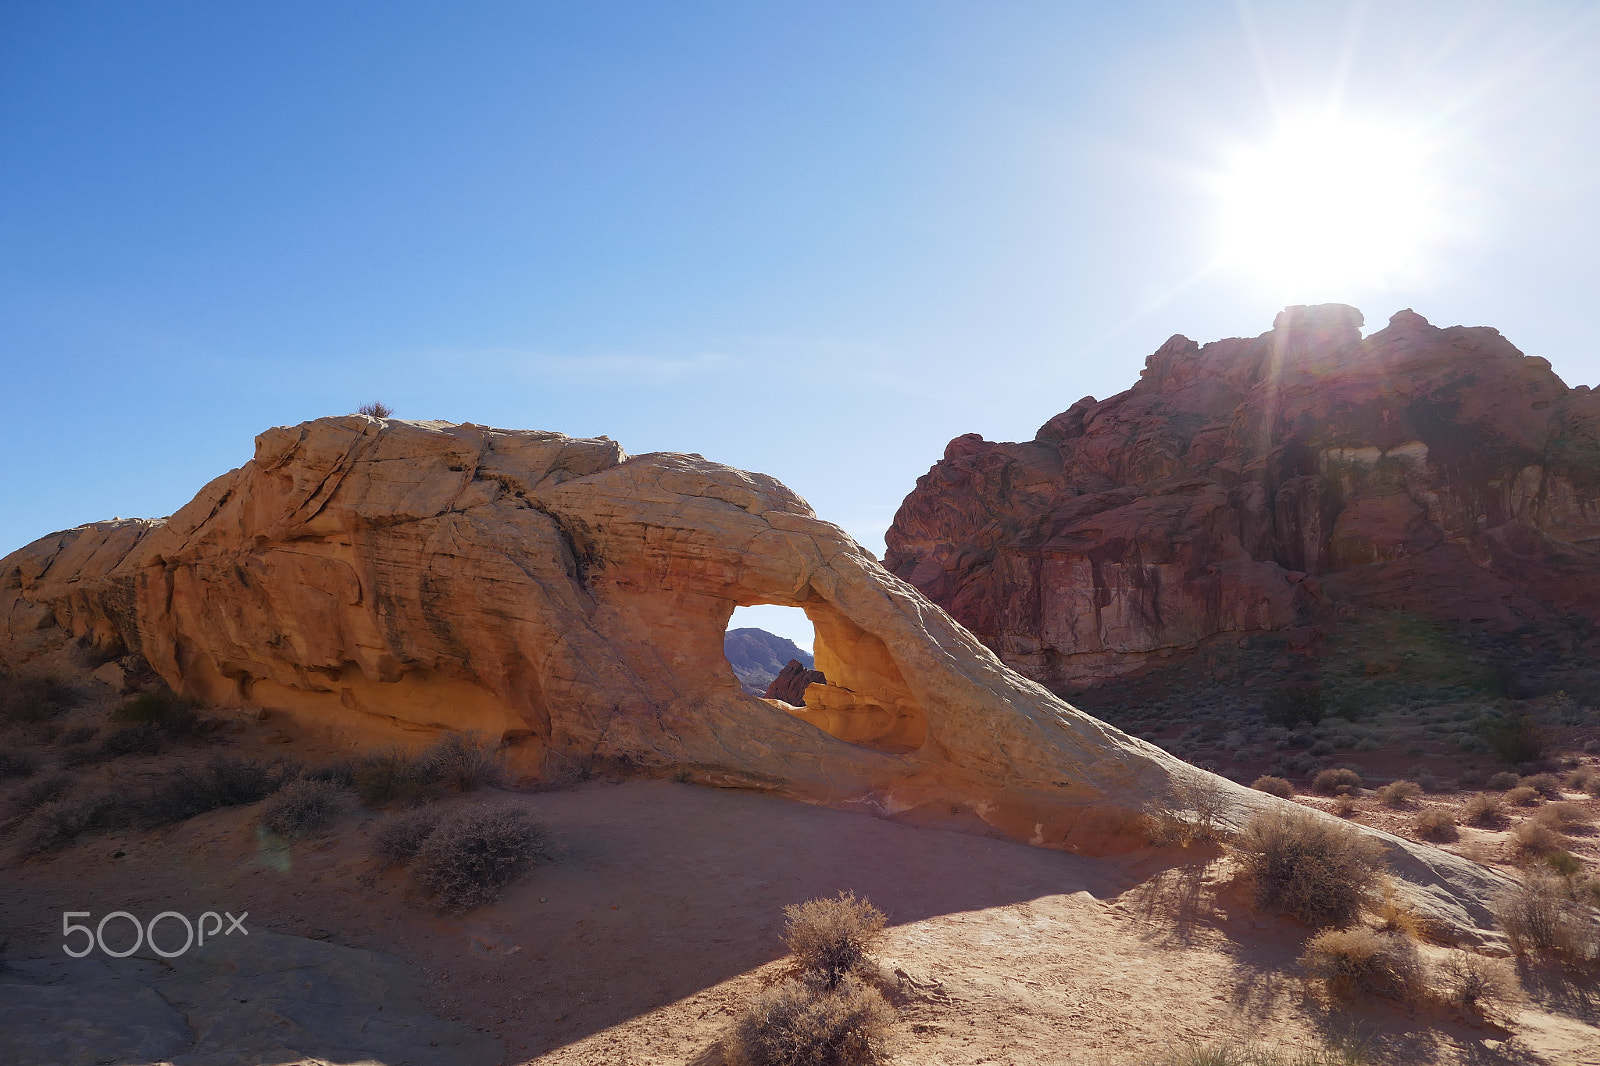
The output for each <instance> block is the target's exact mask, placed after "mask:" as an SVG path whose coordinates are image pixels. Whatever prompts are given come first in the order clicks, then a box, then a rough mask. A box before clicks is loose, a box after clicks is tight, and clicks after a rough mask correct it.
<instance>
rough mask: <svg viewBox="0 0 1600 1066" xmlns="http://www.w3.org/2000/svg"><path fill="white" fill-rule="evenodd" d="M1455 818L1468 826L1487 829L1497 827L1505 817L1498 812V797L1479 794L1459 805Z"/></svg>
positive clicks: (1483, 793) (1484, 793)
mask: <svg viewBox="0 0 1600 1066" xmlns="http://www.w3.org/2000/svg"><path fill="white" fill-rule="evenodd" d="M1456 817H1457V818H1459V819H1460V820H1461V821H1463V822H1465V823H1466V824H1468V825H1476V826H1479V827H1488V826H1494V825H1498V824H1499V823H1500V822H1501V820H1502V819H1504V817H1505V815H1504V814H1502V813H1501V811H1500V797H1498V796H1491V795H1489V794H1488V793H1487V792H1479V793H1477V794H1476V795H1474V796H1472V797H1471V798H1469V799H1468V800H1467V801H1466V802H1465V803H1463V804H1462V805H1461V809H1460V810H1459V811H1458V812H1457V814H1456Z"/></svg>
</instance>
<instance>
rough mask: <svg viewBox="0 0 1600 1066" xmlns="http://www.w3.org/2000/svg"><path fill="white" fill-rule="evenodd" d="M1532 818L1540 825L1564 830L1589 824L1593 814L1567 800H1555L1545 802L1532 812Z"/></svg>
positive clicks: (1592, 819)
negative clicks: (1553, 801)
mask: <svg viewBox="0 0 1600 1066" xmlns="http://www.w3.org/2000/svg"><path fill="white" fill-rule="evenodd" d="M1533 820H1534V821H1536V822H1538V823H1539V824H1540V825H1546V826H1549V827H1550V828H1551V829H1557V830H1561V831H1563V832H1565V831H1566V830H1568V829H1572V828H1574V827H1576V826H1580V825H1589V824H1590V823H1592V822H1593V821H1594V816H1593V815H1591V814H1590V813H1589V812H1588V811H1587V810H1585V809H1584V808H1583V807H1582V806H1580V805H1579V804H1576V803H1573V802H1571V801H1569V800H1557V801H1556V802H1555V803H1547V804H1545V805H1544V806H1543V807H1540V808H1539V810H1538V811H1537V812H1536V813H1535V814H1534V816H1533Z"/></svg>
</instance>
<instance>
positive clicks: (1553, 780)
mask: <svg viewBox="0 0 1600 1066" xmlns="http://www.w3.org/2000/svg"><path fill="white" fill-rule="evenodd" d="M1522 784H1523V785H1524V786H1525V787H1527V788H1532V789H1537V790H1538V792H1539V794H1540V795H1542V796H1547V797H1549V798H1550V799H1560V798H1561V779H1560V778H1558V777H1556V775H1555V774H1534V775H1533V776H1532V777H1524V778H1523V779H1522Z"/></svg>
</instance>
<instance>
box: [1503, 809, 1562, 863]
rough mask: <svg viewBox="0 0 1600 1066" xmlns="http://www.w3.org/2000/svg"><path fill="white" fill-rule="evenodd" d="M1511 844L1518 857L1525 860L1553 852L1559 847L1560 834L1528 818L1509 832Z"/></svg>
mask: <svg viewBox="0 0 1600 1066" xmlns="http://www.w3.org/2000/svg"><path fill="white" fill-rule="evenodd" d="M1511 844H1512V846H1513V847H1514V848H1516V850H1517V854H1518V857H1520V858H1522V859H1524V860H1526V859H1529V858H1536V857H1538V856H1540V855H1544V854H1546V853H1548V852H1552V851H1555V850H1556V849H1557V848H1559V847H1560V846H1561V834H1559V833H1557V832H1556V831H1555V830H1554V829H1551V828H1550V827H1549V826H1547V825H1545V824H1544V823H1542V822H1539V821H1536V820H1534V819H1532V818H1529V819H1528V820H1526V821H1523V822H1518V823H1517V827H1516V828H1515V829H1513V830H1511Z"/></svg>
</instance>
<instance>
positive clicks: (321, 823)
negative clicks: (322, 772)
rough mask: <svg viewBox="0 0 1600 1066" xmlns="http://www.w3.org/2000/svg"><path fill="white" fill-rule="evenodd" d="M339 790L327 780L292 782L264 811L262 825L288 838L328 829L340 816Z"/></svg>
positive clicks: (280, 791) (278, 793) (283, 788)
mask: <svg viewBox="0 0 1600 1066" xmlns="http://www.w3.org/2000/svg"><path fill="white" fill-rule="evenodd" d="M339 807H340V804H339V788H338V786H337V785H334V784H331V783H329V782H327V781H311V780H307V779H306V778H300V779H298V780H295V781H290V782H289V783H288V784H286V785H284V786H283V787H282V788H281V789H279V790H278V792H277V794H276V795H274V796H273V797H272V800H271V802H269V803H268V804H267V806H266V809H265V810H263V811H262V812H261V824H262V825H264V826H266V827H267V828H268V829H270V830H271V831H272V832H274V833H277V834H278V835H279V836H285V837H303V836H306V835H307V834H309V833H314V832H316V831H317V830H319V829H323V828H326V827H327V826H329V825H331V824H332V823H333V820H334V818H336V817H338V814H339Z"/></svg>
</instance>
